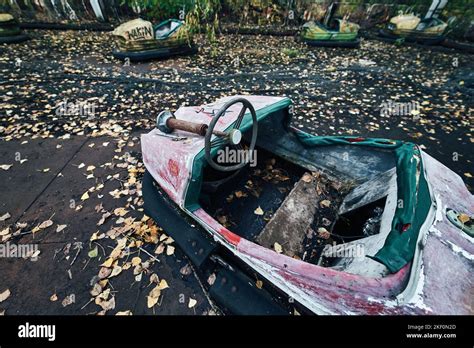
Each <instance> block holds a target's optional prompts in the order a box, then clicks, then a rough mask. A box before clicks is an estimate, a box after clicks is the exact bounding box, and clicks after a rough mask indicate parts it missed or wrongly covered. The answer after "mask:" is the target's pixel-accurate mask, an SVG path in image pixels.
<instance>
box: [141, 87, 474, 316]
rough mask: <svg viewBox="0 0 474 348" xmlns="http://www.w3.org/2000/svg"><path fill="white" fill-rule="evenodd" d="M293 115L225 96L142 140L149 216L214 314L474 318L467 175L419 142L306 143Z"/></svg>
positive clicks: (169, 120)
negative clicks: (216, 309)
mask: <svg viewBox="0 0 474 348" xmlns="http://www.w3.org/2000/svg"><path fill="white" fill-rule="evenodd" d="M291 110H292V107H291V100H290V99H288V98H285V97H267V96H245V97H242V96H236V97H225V98H223V99H220V100H218V101H217V102H215V103H212V104H208V105H202V106H186V107H181V108H179V109H178V110H177V111H176V112H175V113H174V114H173V113H171V112H169V111H164V112H162V113H160V114H159V115H158V117H157V127H156V129H153V130H152V131H151V132H149V133H148V134H144V135H142V137H141V146H142V154H143V162H144V164H145V166H146V169H147V171H146V172H145V175H144V178H143V187H142V188H143V199H144V208H145V213H146V214H147V215H148V216H150V217H152V218H153V219H154V220H155V221H156V222H157V223H158V224H159V225H160V226H161V227H162V228H163V229H164V230H165V231H166V233H167V234H168V235H170V236H171V237H172V238H173V239H174V240H175V243H176V244H177V245H178V246H179V247H180V248H181V249H182V250H183V252H184V253H185V254H186V255H187V257H188V258H189V260H190V261H191V262H192V264H193V265H194V267H195V270H196V272H197V274H198V275H199V276H200V277H201V278H202V279H203V282H202V283H203V284H204V286H205V287H207V290H208V292H209V294H210V296H211V297H212V298H213V299H214V301H215V302H217V303H218V304H219V306H220V308H222V309H223V310H224V311H225V312H229V313H233V314H289V313H294V312H293V310H297V311H298V312H299V313H306V312H308V313H316V314H344V315H348V314H371V315H374V314H379V315H381V314H392V315H393V314H405V315H406V314H471V315H472V314H473V312H472V306H471V304H472V296H471V290H472V272H473V270H474V264H473V262H472V259H473V254H474V239H473V237H472V236H473V224H472V216H473V214H474V197H473V196H472V195H471V194H470V193H469V191H468V190H467V189H466V187H465V185H464V183H463V181H462V179H461V178H460V177H459V176H458V175H457V174H455V173H454V172H452V171H451V170H449V169H448V168H447V167H445V166H444V165H443V164H441V163H440V162H438V161H437V160H435V159H434V158H432V157H431V156H429V155H428V154H426V153H425V152H423V150H422V149H421V148H420V147H419V146H417V145H415V144H413V143H408V142H403V141H397V140H389V139H369V138H361V137H357V136H313V135H310V134H308V133H304V132H302V131H301V130H299V129H297V128H295V127H293V126H292V125H291V122H290V121H291V117H292V114H291ZM257 132H258V135H257ZM231 150H232V151H233V152H232V151H231ZM254 150H256V151H257V153H255V152H254ZM239 153H247V154H248V155H247V156H242V157H241V158H240V159H238V158H232V156H233V154H234V155H235V154H237V155H238V154H239ZM257 155H258V156H257ZM252 156H255V157H254V158H255V159H258V160H256V161H255V162H252V160H251V158H252ZM237 157H238V156H237ZM331 192H336V193H337V192H339V193H340V195H337V194H336V195H332V193H331ZM331 195H332V196H331ZM328 197H333V198H328ZM292 308H293V309H292Z"/></svg>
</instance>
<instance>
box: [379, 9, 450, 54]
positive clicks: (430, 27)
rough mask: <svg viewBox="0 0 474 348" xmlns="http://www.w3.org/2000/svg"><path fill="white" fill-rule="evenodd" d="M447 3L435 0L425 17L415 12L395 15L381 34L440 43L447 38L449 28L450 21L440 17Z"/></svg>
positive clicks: (422, 42)
mask: <svg viewBox="0 0 474 348" xmlns="http://www.w3.org/2000/svg"><path fill="white" fill-rule="evenodd" d="M446 3H447V0H434V1H433V3H432V4H431V7H430V8H429V10H428V12H427V13H426V15H425V17H424V18H423V19H421V18H420V17H418V16H416V15H414V14H413V13H409V14H400V15H398V16H395V17H393V18H391V19H390V22H389V23H388V25H387V27H386V28H384V29H381V30H380V32H379V33H380V36H382V37H384V38H386V39H389V40H394V41H396V40H403V41H405V40H406V41H408V42H416V43H421V44H425V45H436V44H439V43H441V42H443V41H444V40H445V38H446V32H447V29H448V23H446V22H444V21H442V20H441V19H439V18H438V17H439V15H440V14H441V11H442V9H443V8H444V7H445V6H446Z"/></svg>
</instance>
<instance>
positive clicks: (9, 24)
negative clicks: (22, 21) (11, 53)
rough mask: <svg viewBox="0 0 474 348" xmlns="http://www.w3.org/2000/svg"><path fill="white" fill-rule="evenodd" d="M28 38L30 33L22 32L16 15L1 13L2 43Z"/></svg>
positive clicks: (0, 42) (0, 31) (0, 36)
mask: <svg viewBox="0 0 474 348" xmlns="http://www.w3.org/2000/svg"><path fill="white" fill-rule="evenodd" d="M28 39H29V37H28V35H25V34H22V33H21V29H20V26H19V25H18V22H17V20H16V19H15V17H13V16H12V15H11V14H9V13H0V44H3V43H16V42H22V41H26V40H28Z"/></svg>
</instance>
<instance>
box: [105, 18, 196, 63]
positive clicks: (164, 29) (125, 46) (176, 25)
mask: <svg viewBox="0 0 474 348" xmlns="http://www.w3.org/2000/svg"><path fill="white" fill-rule="evenodd" d="M112 35H113V36H115V37H116V39H117V40H116V42H117V50H115V51H114V52H113V53H112V55H113V56H114V57H115V58H118V59H121V60H126V59H129V60H130V61H146V60H151V59H165V58H168V57H171V56H176V55H187V54H193V53H196V52H197V49H196V47H195V46H194V44H193V42H192V36H191V34H190V33H189V31H188V29H187V27H186V25H185V23H184V22H181V21H179V20H176V19H169V20H167V21H164V22H162V23H160V24H158V25H156V26H152V24H151V23H150V22H148V21H144V20H142V19H134V20H132V21H129V22H126V23H124V24H122V25H120V26H119V27H117V28H116V29H115V30H114V31H113V32H112Z"/></svg>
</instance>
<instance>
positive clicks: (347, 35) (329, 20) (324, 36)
mask: <svg viewBox="0 0 474 348" xmlns="http://www.w3.org/2000/svg"><path fill="white" fill-rule="evenodd" d="M337 9H338V5H337V3H331V5H329V7H328V10H327V11H326V14H325V16H324V20H323V21H322V22H321V23H319V22H314V21H310V22H308V23H305V24H304V25H303V28H302V31H301V39H302V41H303V42H306V43H307V44H308V45H310V46H321V47H358V46H359V44H360V40H359V37H358V33H359V25H357V24H355V23H351V22H349V21H347V20H346V19H345V18H334V15H335V13H336V11H337Z"/></svg>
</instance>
